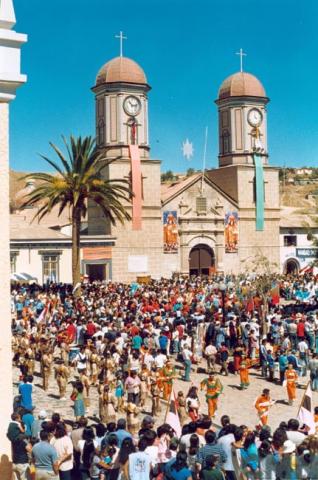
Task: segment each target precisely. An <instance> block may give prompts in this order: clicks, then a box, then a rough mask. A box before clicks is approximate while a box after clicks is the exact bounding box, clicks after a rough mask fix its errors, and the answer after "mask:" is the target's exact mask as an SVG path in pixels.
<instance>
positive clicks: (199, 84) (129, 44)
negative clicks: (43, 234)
mask: <svg viewBox="0 0 318 480" xmlns="http://www.w3.org/2000/svg"><path fill="white" fill-rule="evenodd" d="M14 5H15V10H16V16H17V25H16V27H15V29H16V30H17V31H18V32H21V33H27V34H28V35H29V41H28V43H27V44H26V45H25V46H24V47H23V50H22V72H23V73H26V74H27V75H28V83H27V85H25V86H24V87H23V88H21V89H20V90H19V91H18V95H17V99H16V100H15V101H14V102H13V103H12V107H11V167H12V168H14V169H16V170H24V171H34V170H43V169H46V170H47V167H46V164H45V162H44V161H43V160H42V159H41V158H40V157H39V156H38V153H43V154H47V153H48V152H49V147H48V142H49V141H53V142H54V143H58V144H59V143H60V137H61V134H64V135H66V136H68V135H69V134H71V133H72V134H75V135H78V134H82V135H94V97H93V94H92V92H91V91H90V87H92V86H93V84H94V80H95V76H96V73H97V71H98V70H99V68H100V67H101V66H102V65H103V64H104V63H105V62H106V61H108V60H109V59H111V58H113V57H115V56H117V55H118V53H119V44H118V40H116V39H115V38H114V35H115V34H116V33H118V32H119V30H123V31H124V33H125V34H126V35H127V37H128V40H127V41H125V44H124V55H125V56H128V57H130V58H133V59H134V60H136V61H137V62H138V63H139V64H140V65H141V66H142V67H143V68H144V70H145V72H146V74H147V77H148V81H149V83H150V85H151V86H152V90H151V92H150V94H149V111H150V141H151V147H152V158H159V159H160V160H162V162H163V165H162V170H163V171H165V170H167V169H172V170H174V171H185V170H186V169H187V168H189V167H192V168H201V165H202V154H203V141H204V130H205V126H208V128H209V137H208V149H207V166H208V167H216V166H217V153H218V145H217V109H216V105H215V104H214V100H215V99H216V97H217V92H218V88H219V86H220V84H221V83H222V81H223V79H224V78H226V77H227V76H228V75H230V74H232V73H234V72H236V71H238V69H239V59H238V57H237V56H236V55H235V52H237V51H238V50H239V49H240V48H241V47H242V48H243V49H244V50H245V51H246V52H247V55H248V56H247V57H246V59H245V62H244V65H245V67H244V70H246V71H248V72H250V73H253V74H254V75H256V76H257V77H258V78H259V79H260V80H261V81H262V83H263V85H264V86H265V89H266V92H267V95H268V96H269V97H270V99H271V102H270V104H269V107H268V138H269V152H270V163H271V164H273V165H283V164H284V162H285V163H286V165H287V166H301V165H312V166H318V116H317V109H318V87H317V75H318V53H317V52H318V36H317V18H318V2H317V1H315V0H303V1H302V2H300V0H258V1H256V0H226V1H225V0H195V1H194V0H147V1H146V0H129V1H128V0H112V1H110V0H54V1H53V0H14ZM186 138H189V140H190V141H191V142H193V144H194V150H195V152H194V153H195V154H194V157H193V159H192V160H191V161H187V160H186V159H185V158H183V156H182V151H181V146H182V142H183V141H184V140H185V139H186Z"/></svg>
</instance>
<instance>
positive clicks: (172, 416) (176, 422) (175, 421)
mask: <svg viewBox="0 0 318 480" xmlns="http://www.w3.org/2000/svg"><path fill="white" fill-rule="evenodd" d="M165 423H168V424H169V425H170V426H171V427H172V428H173V430H174V431H175V432H176V435H177V437H181V430H182V428H181V423H180V418H179V413H178V409H177V400H176V396H175V393H174V391H172V392H171V395H170V400H169V410H168V411H167V414H166V418H165Z"/></svg>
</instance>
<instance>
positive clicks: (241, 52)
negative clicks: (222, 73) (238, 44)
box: [235, 48, 247, 72]
mask: <svg viewBox="0 0 318 480" xmlns="http://www.w3.org/2000/svg"><path fill="white" fill-rule="evenodd" d="M235 55H239V56H240V70H241V72H243V57H247V54H246V53H244V52H243V49H242V48H240V51H239V52H236V54H235Z"/></svg>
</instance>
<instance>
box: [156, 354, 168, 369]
mask: <svg viewBox="0 0 318 480" xmlns="http://www.w3.org/2000/svg"><path fill="white" fill-rule="evenodd" d="M166 361H167V355H164V354H163V353H158V355H156V356H155V360H154V364H155V365H156V367H157V368H158V369H160V368H163V366H164V364H165V363H166Z"/></svg>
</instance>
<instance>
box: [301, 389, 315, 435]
mask: <svg viewBox="0 0 318 480" xmlns="http://www.w3.org/2000/svg"><path fill="white" fill-rule="evenodd" d="M298 420H299V422H300V423H301V424H305V425H307V427H309V432H308V433H309V434H314V433H315V431H316V426H315V418H314V413H313V401H312V391H311V386H310V382H308V385H307V388H306V391H305V393H304V396H303V398H302V401H301V404H300V407H299V411H298Z"/></svg>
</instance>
